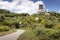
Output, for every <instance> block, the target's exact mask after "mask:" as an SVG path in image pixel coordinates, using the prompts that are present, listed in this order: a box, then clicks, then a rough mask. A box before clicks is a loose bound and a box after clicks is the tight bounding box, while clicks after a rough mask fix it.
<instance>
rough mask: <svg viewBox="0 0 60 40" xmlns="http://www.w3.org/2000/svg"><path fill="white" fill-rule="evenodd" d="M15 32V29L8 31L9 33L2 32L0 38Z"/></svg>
mask: <svg viewBox="0 0 60 40" xmlns="http://www.w3.org/2000/svg"><path fill="white" fill-rule="evenodd" d="M15 31H16V30H15V29H12V30H9V31H3V32H0V36H4V35H8V34H10V33H13V32H15Z"/></svg>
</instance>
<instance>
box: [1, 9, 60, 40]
mask: <svg viewBox="0 0 60 40" xmlns="http://www.w3.org/2000/svg"><path fill="white" fill-rule="evenodd" d="M12 29H24V30H26V32H25V33H24V34H23V35H21V36H19V38H18V39H17V40H60V14H59V13H56V12H48V14H46V13H45V12H41V13H37V14H32V15H29V14H28V13H21V14H17V13H12V12H9V11H7V10H1V9H0V32H7V31H9V30H12ZM0 34H1V33H0Z"/></svg>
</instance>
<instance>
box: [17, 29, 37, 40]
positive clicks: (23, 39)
mask: <svg viewBox="0 0 60 40" xmlns="http://www.w3.org/2000/svg"><path fill="white" fill-rule="evenodd" d="M37 39H38V37H36V36H35V31H34V30H31V29H30V30H29V29H28V30H26V32H25V33H23V34H22V35H20V36H19V38H18V39H17V40H37Z"/></svg>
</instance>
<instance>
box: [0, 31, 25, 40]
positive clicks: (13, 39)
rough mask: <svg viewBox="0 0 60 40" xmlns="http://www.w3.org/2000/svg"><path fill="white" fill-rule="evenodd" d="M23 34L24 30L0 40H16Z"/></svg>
mask: <svg viewBox="0 0 60 40" xmlns="http://www.w3.org/2000/svg"><path fill="white" fill-rule="evenodd" d="M24 32H25V31H24V30H17V32H14V33H11V34H8V35H5V36H2V37H0V40H17V38H18V37H19V36H20V35H21V34H22V33H24Z"/></svg>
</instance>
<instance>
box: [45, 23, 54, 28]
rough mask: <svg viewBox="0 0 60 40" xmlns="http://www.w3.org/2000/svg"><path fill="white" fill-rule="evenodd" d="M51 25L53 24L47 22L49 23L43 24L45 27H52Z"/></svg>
mask: <svg viewBox="0 0 60 40" xmlns="http://www.w3.org/2000/svg"><path fill="white" fill-rule="evenodd" d="M53 26H54V25H53V24H49V23H48V24H47V23H46V24H45V27H46V28H53Z"/></svg>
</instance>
